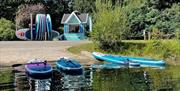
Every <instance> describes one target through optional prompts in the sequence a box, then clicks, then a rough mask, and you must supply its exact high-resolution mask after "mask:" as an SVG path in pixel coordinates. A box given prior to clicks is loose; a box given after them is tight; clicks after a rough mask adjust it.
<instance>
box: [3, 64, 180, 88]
mask: <svg viewBox="0 0 180 91" xmlns="http://www.w3.org/2000/svg"><path fill="white" fill-rule="evenodd" d="M179 68H180V67H178V66H177V67H176V66H175V67H166V68H165V69H157V68H120V69H94V68H91V67H85V68H84V74H83V75H81V76H69V75H65V74H61V73H59V72H58V71H56V70H55V71H54V72H53V77H52V78H51V79H46V80H34V79H31V78H29V77H27V76H26V75H25V73H22V72H15V73H14V83H13V85H15V87H13V89H11V90H15V91H48V90H49V91H180V75H179V74H180V72H179V70H178V69H179ZM178 72H179V73H178ZM11 88H12V87H11ZM2 91H9V90H2Z"/></svg>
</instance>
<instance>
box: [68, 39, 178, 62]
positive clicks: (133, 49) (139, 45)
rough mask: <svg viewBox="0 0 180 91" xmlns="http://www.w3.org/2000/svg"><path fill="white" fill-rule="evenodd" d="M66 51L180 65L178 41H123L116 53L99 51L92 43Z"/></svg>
mask: <svg viewBox="0 0 180 91" xmlns="http://www.w3.org/2000/svg"><path fill="white" fill-rule="evenodd" d="M68 51H70V52H72V53H75V54H79V53H80V52H81V51H88V52H93V51H98V52H103V53H111V54H117V55H126V56H137V57H149V58H155V59H163V60H166V61H167V62H168V64H179V65H180V41H177V40H156V41H152V40H151V41H144V40H124V41H123V47H122V50H121V51H119V52H116V53H115V52H113V51H104V50H101V49H99V48H98V47H97V46H96V45H95V44H93V43H88V44H83V45H78V46H74V47H71V48H69V49H68Z"/></svg>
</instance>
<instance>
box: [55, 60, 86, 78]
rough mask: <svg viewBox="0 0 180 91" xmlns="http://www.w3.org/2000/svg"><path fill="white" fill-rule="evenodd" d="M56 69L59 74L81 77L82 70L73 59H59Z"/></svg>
mask: <svg viewBox="0 0 180 91" xmlns="http://www.w3.org/2000/svg"><path fill="white" fill-rule="evenodd" d="M56 67H57V69H58V70H60V72H62V73H65V74H67V75H82V74H83V68H82V66H81V65H80V63H79V62H77V61H76V60H74V59H69V58H60V59H58V60H57V62H56Z"/></svg>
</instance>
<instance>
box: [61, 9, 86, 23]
mask: <svg viewBox="0 0 180 91" xmlns="http://www.w3.org/2000/svg"><path fill="white" fill-rule="evenodd" d="M87 21H88V14H87V13H76V12H75V11H74V12H72V13H71V14H64V15H63V18H62V20H61V23H62V24H64V23H69V24H79V23H87Z"/></svg>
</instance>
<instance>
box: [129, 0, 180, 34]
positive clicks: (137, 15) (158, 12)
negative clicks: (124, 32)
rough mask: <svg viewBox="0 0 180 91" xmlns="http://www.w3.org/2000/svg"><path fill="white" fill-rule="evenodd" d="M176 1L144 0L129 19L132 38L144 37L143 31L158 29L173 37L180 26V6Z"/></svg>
mask: <svg viewBox="0 0 180 91" xmlns="http://www.w3.org/2000/svg"><path fill="white" fill-rule="evenodd" d="M177 2H179V1H176V0H173V1H172V0H171V2H170V1H168V0H144V3H141V5H139V7H137V8H134V10H133V11H132V13H131V14H130V15H129V17H128V21H129V26H130V28H131V29H130V30H131V36H139V37H142V34H143V30H147V31H152V30H153V28H157V29H158V30H159V31H161V32H163V33H164V34H170V35H173V34H174V32H175V30H176V28H177V27H178V25H180V18H179V17H180V14H179V12H180V5H179V4H178V3H177Z"/></svg>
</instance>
